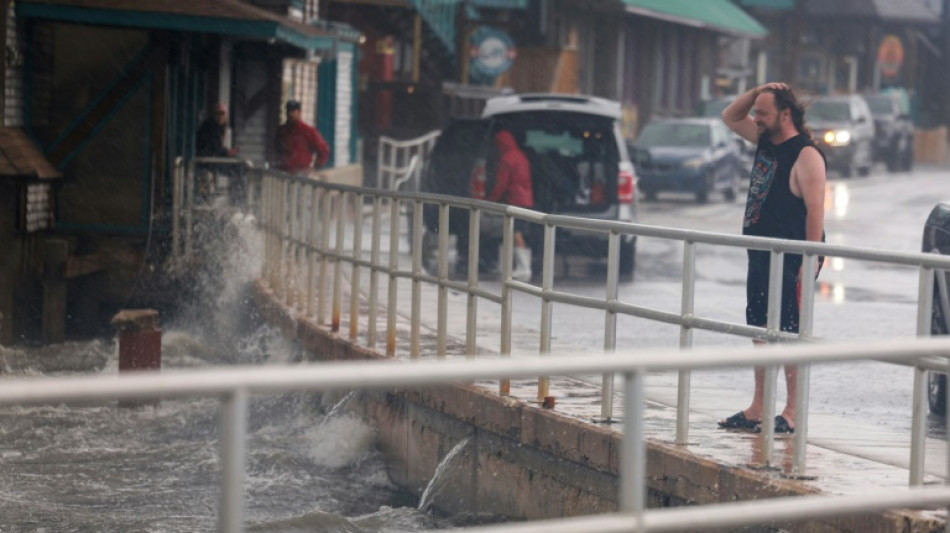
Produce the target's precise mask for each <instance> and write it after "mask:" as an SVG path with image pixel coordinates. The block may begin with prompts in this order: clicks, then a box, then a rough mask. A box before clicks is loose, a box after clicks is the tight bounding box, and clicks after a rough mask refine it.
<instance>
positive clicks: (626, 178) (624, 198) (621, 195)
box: [617, 169, 636, 204]
mask: <svg viewBox="0 0 950 533" xmlns="http://www.w3.org/2000/svg"><path fill="white" fill-rule="evenodd" d="M635 191H636V179H635V178H634V177H633V171H632V170H629V169H621V170H620V172H619V173H618V174H617V202H618V203H621V204H632V203H633V200H634V192H635Z"/></svg>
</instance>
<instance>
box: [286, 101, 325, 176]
mask: <svg viewBox="0 0 950 533" xmlns="http://www.w3.org/2000/svg"><path fill="white" fill-rule="evenodd" d="M277 158H278V159H277V168H279V169H280V170H283V171H285V172H290V173H292V174H306V173H308V172H309V171H310V169H311V168H320V167H322V166H323V165H325V164H326V163H327V161H328V160H329V159H330V147H329V146H328V145H327V143H326V141H324V140H323V137H321V136H320V133H319V132H318V131H317V130H316V129H314V128H313V126H311V125H309V124H307V123H306V122H304V121H303V120H301V119H300V102H298V101H296V100H290V101H289V102H287V122H285V123H284V124H282V125H281V126H280V127H279V128H278V129H277ZM314 158H316V160H314Z"/></svg>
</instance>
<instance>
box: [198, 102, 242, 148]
mask: <svg viewBox="0 0 950 533" xmlns="http://www.w3.org/2000/svg"><path fill="white" fill-rule="evenodd" d="M227 128H228V108H227V107H225V105H224V104H221V103H219V104H216V105H215V106H214V111H213V112H212V113H211V116H209V117H208V118H206V119H205V120H204V122H202V123H201V126H199V127H198V134H197V139H196V140H195V154H196V155H197V156H198V157H234V156H235V155H236V154H237V149H235V148H227V147H226V146H224V134H225V133H226V132H227Z"/></svg>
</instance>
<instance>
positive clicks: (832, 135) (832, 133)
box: [824, 130, 851, 146]
mask: <svg viewBox="0 0 950 533" xmlns="http://www.w3.org/2000/svg"><path fill="white" fill-rule="evenodd" d="M824 139H825V142H826V143H828V144H830V145H832V146H844V145H846V144H848V143H849V142H851V132H850V131H848V130H829V131H826V132H825V137H824Z"/></svg>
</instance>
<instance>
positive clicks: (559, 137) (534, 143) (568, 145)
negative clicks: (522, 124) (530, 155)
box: [525, 130, 584, 157]
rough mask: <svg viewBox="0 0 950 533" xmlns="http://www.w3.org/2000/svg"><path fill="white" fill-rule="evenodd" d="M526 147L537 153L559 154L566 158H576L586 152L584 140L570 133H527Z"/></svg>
mask: <svg viewBox="0 0 950 533" xmlns="http://www.w3.org/2000/svg"><path fill="white" fill-rule="evenodd" d="M525 146H526V147H528V148H531V149H533V150H535V151H536V152H547V151H553V152H557V153H558V154H559V155H562V156H565V157H575V156H578V155H581V154H582V153H583V152H584V140H583V139H581V138H580V137H574V136H572V135H571V133H570V132H566V131H565V132H561V133H549V132H547V131H544V130H528V131H526V132H525Z"/></svg>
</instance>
